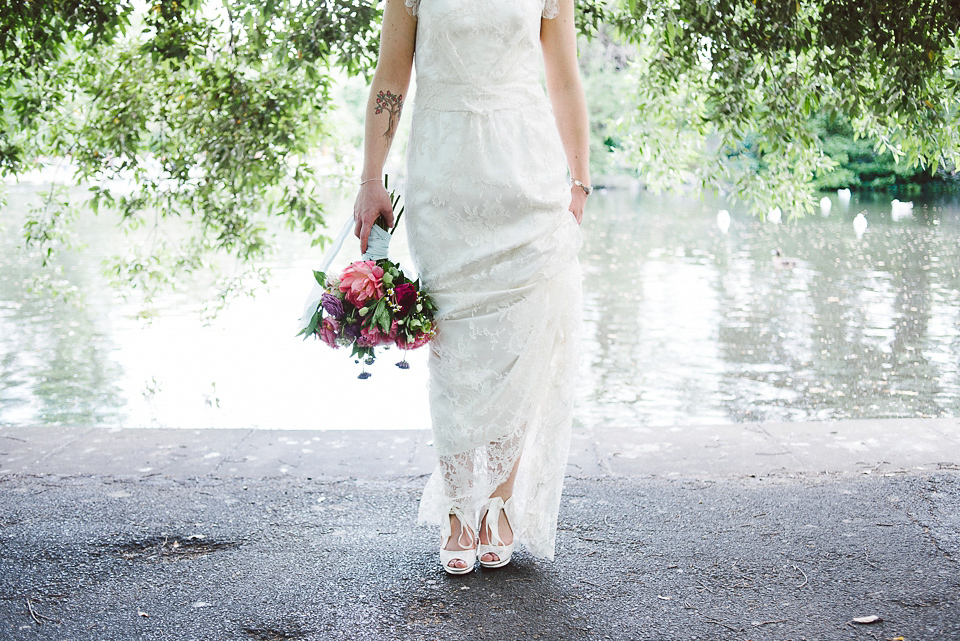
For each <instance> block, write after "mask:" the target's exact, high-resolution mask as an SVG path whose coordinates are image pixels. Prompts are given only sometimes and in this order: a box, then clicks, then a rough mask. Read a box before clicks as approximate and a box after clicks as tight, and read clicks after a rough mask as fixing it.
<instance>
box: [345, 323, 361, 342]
mask: <svg viewBox="0 0 960 641" xmlns="http://www.w3.org/2000/svg"><path fill="white" fill-rule="evenodd" d="M343 335H344V336H345V337H346V338H348V339H350V341H351V342H354V341H356V340H357V338H358V337H359V336H360V323H355V324H351V325H345V326H344V328H343Z"/></svg>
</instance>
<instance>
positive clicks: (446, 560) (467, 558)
mask: <svg viewBox="0 0 960 641" xmlns="http://www.w3.org/2000/svg"><path fill="white" fill-rule="evenodd" d="M451 514H452V515H454V516H456V517H457V519H458V520H459V521H460V534H459V535H458V536H457V544H458V545H461V546H463V547H466V546H468V545H472V546H473V547H472V548H469V549H466V550H445V549H444V547H445V546H446V545H447V540H448V539H449V538H450V537H451V536H452V534H453V532H452V531H451V529H450V515H451ZM466 523H467V519H466V518H465V517H464V516H463V512H461V511H460V510H458V509H451V510H450V512H449V513H447V516H446V518H444V519H443V523H442V524H441V527H440V565H442V566H443V569H444V571H445V572H446V573H447V574H468V573H470V572H473V567H474V565H476V563H477V547H476V539H475V538H474V533H473V532H472V531H471V530H470V527H469V526H468V525H466ZM464 533H466V534H467V535H468V537H467V542H466V543H464V542H463V535H464ZM455 559H459V560H461V561H463V562H465V563H466V567H462V568H458V567H454V566H452V565H450V562H451V561H453V560H455Z"/></svg>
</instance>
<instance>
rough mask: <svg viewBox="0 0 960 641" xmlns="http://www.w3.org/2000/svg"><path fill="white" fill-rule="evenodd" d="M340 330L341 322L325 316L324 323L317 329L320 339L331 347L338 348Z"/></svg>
mask: <svg viewBox="0 0 960 641" xmlns="http://www.w3.org/2000/svg"><path fill="white" fill-rule="evenodd" d="M339 332H340V324H339V323H337V321H335V320H333V319H332V318H329V317H328V318H324V319H323V324H322V325H321V326H320V327H319V328H318V329H317V334H318V335H319V336H320V340H322V341H323V342H324V343H326V344H327V345H329V346H330V347H332V348H334V349H336V348H337V347H338V346H337V334H338V333H339Z"/></svg>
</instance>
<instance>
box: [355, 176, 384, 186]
mask: <svg viewBox="0 0 960 641" xmlns="http://www.w3.org/2000/svg"><path fill="white" fill-rule="evenodd" d="M374 180H380V179H379V178H367V179H366V180H361V181H360V186H361V187H363V185H364V184H365V183H368V182H373V181H374Z"/></svg>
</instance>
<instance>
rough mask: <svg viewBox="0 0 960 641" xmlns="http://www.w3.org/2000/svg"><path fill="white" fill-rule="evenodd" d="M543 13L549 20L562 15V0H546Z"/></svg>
mask: <svg viewBox="0 0 960 641" xmlns="http://www.w3.org/2000/svg"><path fill="white" fill-rule="evenodd" d="M408 1H409V0H408ZM541 15H543V17H544V18H546V19H547V20H553V19H554V18H556V17H557V16H558V15H560V0H544V2H543V13H542V14H541Z"/></svg>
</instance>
